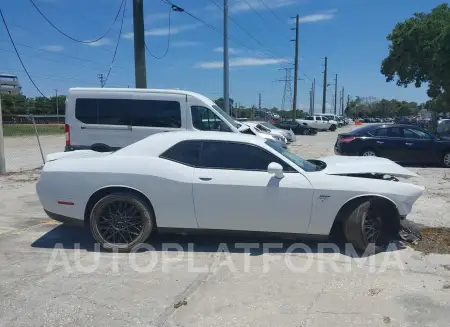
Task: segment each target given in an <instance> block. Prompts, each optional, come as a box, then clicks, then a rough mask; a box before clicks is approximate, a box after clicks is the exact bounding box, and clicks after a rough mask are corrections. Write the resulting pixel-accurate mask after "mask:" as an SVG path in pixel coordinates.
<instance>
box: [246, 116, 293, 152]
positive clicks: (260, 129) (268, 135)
mask: <svg viewBox="0 0 450 327" xmlns="http://www.w3.org/2000/svg"><path fill="white" fill-rule="evenodd" d="M242 125H243V126H247V127H248V130H246V131H244V128H243V127H240V128H239V130H240V132H241V133H244V134H250V135H256V136H258V137H261V138H263V139H267V140H275V141H276V142H279V143H280V145H281V146H282V147H284V148H285V147H286V146H287V139H286V137H284V135H282V134H280V133H279V132H273V133H272V132H271V131H270V130H269V129H268V128H266V127H264V126H262V125H261V124H259V123H254V122H248V121H246V122H245V123H244V122H243V123H242Z"/></svg>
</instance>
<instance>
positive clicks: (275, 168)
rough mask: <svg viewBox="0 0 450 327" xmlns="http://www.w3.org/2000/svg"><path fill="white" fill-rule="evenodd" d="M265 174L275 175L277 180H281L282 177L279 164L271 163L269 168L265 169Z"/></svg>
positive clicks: (281, 169)
mask: <svg viewBox="0 0 450 327" xmlns="http://www.w3.org/2000/svg"><path fill="white" fill-rule="evenodd" d="M267 172H268V173H269V174H273V175H275V177H276V178H278V179H282V178H283V177H284V174H283V167H282V166H281V165H280V164H279V163H276V162H271V163H270V164H269V166H268V167H267Z"/></svg>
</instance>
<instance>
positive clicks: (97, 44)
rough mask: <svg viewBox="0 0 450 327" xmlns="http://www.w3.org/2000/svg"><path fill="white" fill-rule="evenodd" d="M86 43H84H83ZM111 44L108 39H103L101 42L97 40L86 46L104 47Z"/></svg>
mask: <svg viewBox="0 0 450 327" xmlns="http://www.w3.org/2000/svg"><path fill="white" fill-rule="evenodd" d="M85 42H86V41H85ZM111 43H112V42H111V41H110V39H107V38H103V39H101V40H98V41H96V42H92V43H86V44H87V45H89V46H91V47H102V46H104V45H110V44H111Z"/></svg>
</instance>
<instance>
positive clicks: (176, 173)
mask: <svg viewBox="0 0 450 327" xmlns="http://www.w3.org/2000/svg"><path fill="white" fill-rule="evenodd" d="M385 175H390V176H391V177H390V178H385V177H384V176H385ZM396 176H398V177H404V178H408V177H413V176H417V175H416V174H414V173H413V172H411V171H409V170H408V169H405V168H403V167H401V166H399V165H397V164H396V163H394V162H392V161H390V160H387V159H383V158H356V159H355V158H346V157H338V156H333V157H325V158H321V159H317V160H304V159H302V158H300V157H298V156H296V155H295V154H293V153H290V152H289V151H287V150H286V149H283V148H282V147H281V146H280V145H279V143H276V142H274V141H273V140H263V139H261V138H259V137H255V136H250V135H243V134H239V133H217V132H189V131H185V132H169V133H157V134H153V135H152V136H149V137H147V138H145V139H143V140H141V141H139V142H136V143H134V144H132V145H130V146H127V147H125V148H123V149H120V150H118V151H116V152H112V153H99V152H95V151H91V150H84V151H73V152H60V153H55V154H50V155H48V156H47V162H46V164H45V165H44V167H43V169H42V172H41V174H40V178H39V181H38V183H37V186H36V189H37V194H38V196H39V200H40V202H41V204H42V206H43V208H44V210H45V212H46V213H47V214H48V215H49V216H50V217H51V218H53V219H56V220H59V221H63V222H69V223H72V224H77V225H81V226H86V227H88V228H89V229H90V231H91V233H92V235H93V237H94V239H95V240H96V241H97V242H99V243H100V244H101V245H102V246H103V247H104V248H110V249H111V248H112V249H121V250H130V249H133V248H134V247H135V246H138V245H139V244H140V243H142V242H144V241H145V240H146V239H147V238H148V237H149V236H150V235H151V233H152V232H156V231H159V232H164V231H165V230H166V231H167V230H171V231H174V230H175V231H179V232H189V231H191V232H192V231H200V230H202V231H209V232H211V231H221V230H222V231H246V232H253V236H254V235H255V234H254V232H263V233H268V232H269V233H283V234H285V235H290V236H291V237H292V236H298V235H302V234H303V235H305V234H309V235H311V236H315V237H318V238H327V237H328V235H329V233H330V231H331V228H332V226H333V225H335V226H339V225H342V226H343V232H344V235H345V237H346V239H347V241H348V242H351V243H353V245H354V246H355V247H356V248H357V249H359V250H367V251H374V252H376V251H380V250H382V249H384V248H385V247H386V245H387V244H389V241H390V240H391V239H392V238H393V237H395V236H396V235H397V234H398V232H399V228H400V221H401V219H403V218H404V217H405V216H406V215H408V214H409V213H410V211H411V207H412V205H413V203H414V202H415V201H416V200H417V199H418V198H419V197H420V196H421V194H422V193H423V191H424V188H423V187H421V186H417V185H413V184H408V183H398V182H397V180H398V179H396ZM68 186H70V187H68Z"/></svg>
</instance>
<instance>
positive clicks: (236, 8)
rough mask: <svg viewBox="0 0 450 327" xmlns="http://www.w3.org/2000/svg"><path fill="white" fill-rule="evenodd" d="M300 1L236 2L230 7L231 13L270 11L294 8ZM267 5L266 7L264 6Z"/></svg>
mask: <svg viewBox="0 0 450 327" xmlns="http://www.w3.org/2000/svg"><path fill="white" fill-rule="evenodd" d="M299 2H301V1H299V0H264V2H263V1H261V0H247V1H241V0H240V1H236V2H235V3H234V4H233V5H231V6H230V12H234V13H236V12H243V11H249V10H253V9H255V10H268V9H267V7H269V8H270V9H276V8H282V7H287V6H292V5H295V4H298V3H299ZM264 4H265V5H264ZM249 5H250V6H249ZM266 5H267V7H266ZM252 8H253V9H252Z"/></svg>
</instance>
